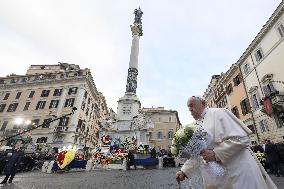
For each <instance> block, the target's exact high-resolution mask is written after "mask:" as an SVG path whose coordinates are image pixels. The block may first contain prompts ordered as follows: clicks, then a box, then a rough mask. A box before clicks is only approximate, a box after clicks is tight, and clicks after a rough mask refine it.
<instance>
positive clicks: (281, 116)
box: [276, 112, 284, 128]
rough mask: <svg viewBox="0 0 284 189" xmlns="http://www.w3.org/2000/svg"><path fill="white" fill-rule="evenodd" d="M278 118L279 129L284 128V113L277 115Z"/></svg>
mask: <svg viewBox="0 0 284 189" xmlns="http://www.w3.org/2000/svg"><path fill="white" fill-rule="evenodd" d="M276 116H277V122H278V123H277V127H278V128H281V127H283V126H284V113H283V112H281V113H279V114H277V115H276Z"/></svg>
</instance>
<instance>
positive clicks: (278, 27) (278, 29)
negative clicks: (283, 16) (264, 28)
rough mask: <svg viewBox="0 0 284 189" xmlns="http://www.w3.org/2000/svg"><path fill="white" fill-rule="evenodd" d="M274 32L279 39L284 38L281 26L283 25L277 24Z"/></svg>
mask: <svg viewBox="0 0 284 189" xmlns="http://www.w3.org/2000/svg"><path fill="white" fill-rule="evenodd" d="M276 30H277V32H278V34H279V36H280V38H282V37H284V26H283V23H281V22H280V23H279V24H278V25H277V27H276Z"/></svg>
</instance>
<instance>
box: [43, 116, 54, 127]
mask: <svg viewBox="0 0 284 189" xmlns="http://www.w3.org/2000/svg"><path fill="white" fill-rule="evenodd" d="M51 120H52V119H51V118H48V119H45V120H43V125H42V128H49V126H50V121H51Z"/></svg>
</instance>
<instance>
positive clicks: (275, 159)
mask: <svg viewBox="0 0 284 189" xmlns="http://www.w3.org/2000/svg"><path fill="white" fill-rule="evenodd" d="M265 153H266V156H267V161H268V162H269V165H270V166H271V168H272V170H273V173H274V174H275V175H276V176H277V177H279V176H280V174H281V175H282V176H283V175H284V173H283V169H282V167H281V159H280V154H279V151H278V148H277V146H276V144H273V143H272V142H271V141H270V140H267V141H266V145H265Z"/></svg>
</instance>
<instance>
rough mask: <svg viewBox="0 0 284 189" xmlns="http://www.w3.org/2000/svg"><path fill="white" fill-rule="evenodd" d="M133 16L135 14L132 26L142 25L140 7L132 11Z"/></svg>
mask: <svg viewBox="0 0 284 189" xmlns="http://www.w3.org/2000/svg"><path fill="white" fill-rule="evenodd" d="M134 14H135V18H134V24H135V23H136V24H140V25H141V24H142V22H141V18H142V14H143V12H142V11H141V9H140V7H139V9H135V10H134Z"/></svg>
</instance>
